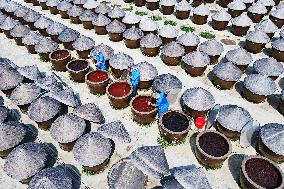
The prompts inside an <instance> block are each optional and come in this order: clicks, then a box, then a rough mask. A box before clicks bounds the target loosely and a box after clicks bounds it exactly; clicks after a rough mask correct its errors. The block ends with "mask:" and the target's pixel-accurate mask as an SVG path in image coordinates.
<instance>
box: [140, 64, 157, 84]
mask: <svg viewBox="0 0 284 189" xmlns="http://www.w3.org/2000/svg"><path fill="white" fill-rule="evenodd" d="M137 67H138V68H139V71H140V80H141V81H151V80H154V79H155V78H156V77H157V75H158V70H157V68H156V67H155V66H153V65H152V64H150V63H148V62H140V63H138V65H137Z"/></svg>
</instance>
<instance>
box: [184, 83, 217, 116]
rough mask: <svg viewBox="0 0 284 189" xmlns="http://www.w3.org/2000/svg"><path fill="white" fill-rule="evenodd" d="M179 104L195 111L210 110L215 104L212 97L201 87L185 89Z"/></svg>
mask: <svg viewBox="0 0 284 189" xmlns="http://www.w3.org/2000/svg"><path fill="white" fill-rule="evenodd" d="M181 103H182V104H184V105H186V106H188V107H189V108H191V109H193V110H197V111H205V110H209V109H211V108H212V107H213V106H214V104H215V99H214V96H213V95H212V94H211V93H210V92H209V91H207V90H205V89H203V88H201V87H194V88H190V89H187V90H186V91H185V92H184V93H183V95H182V97H181Z"/></svg>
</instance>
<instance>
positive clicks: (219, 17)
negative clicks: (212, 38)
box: [212, 9, 232, 21]
mask: <svg viewBox="0 0 284 189" xmlns="http://www.w3.org/2000/svg"><path fill="white" fill-rule="evenodd" d="M231 18H232V17H231V15H230V14H229V13H228V12H227V11H225V10H223V9H222V10H220V11H218V12H216V13H215V14H214V15H212V19H213V20H216V21H230V20H231Z"/></svg>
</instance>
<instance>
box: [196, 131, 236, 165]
mask: <svg viewBox="0 0 284 189" xmlns="http://www.w3.org/2000/svg"><path fill="white" fill-rule="evenodd" d="M231 152H232V146H231V143H230V141H229V140H228V138H227V137H226V136H225V135H223V134H222V133H219V132H217V131H214V130H206V131H203V132H201V133H199V134H198V135H197V137H196V144H195V154H196V158H197V159H198V161H199V162H200V163H202V164H203V165H206V166H209V167H211V168H219V167H221V166H222V164H223V162H224V161H225V160H226V159H227V158H228V157H229V155H230V154H231Z"/></svg>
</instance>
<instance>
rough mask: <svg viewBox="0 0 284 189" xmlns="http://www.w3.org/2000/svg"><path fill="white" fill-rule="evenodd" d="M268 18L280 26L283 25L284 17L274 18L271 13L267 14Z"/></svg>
mask: <svg viewBox="0 0 284 189" xmlns="http://www.w3.org/2000/svg"><path fill="white" fill-rule="evenodd" d="M269 19H270V20H271V21H272V22H273V23H274V24H275V25H276V26H277V27H278V28H281V27H282V26H283V25H284V19H279V18H276V17H274V16H272V15H269Z"/></svg>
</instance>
